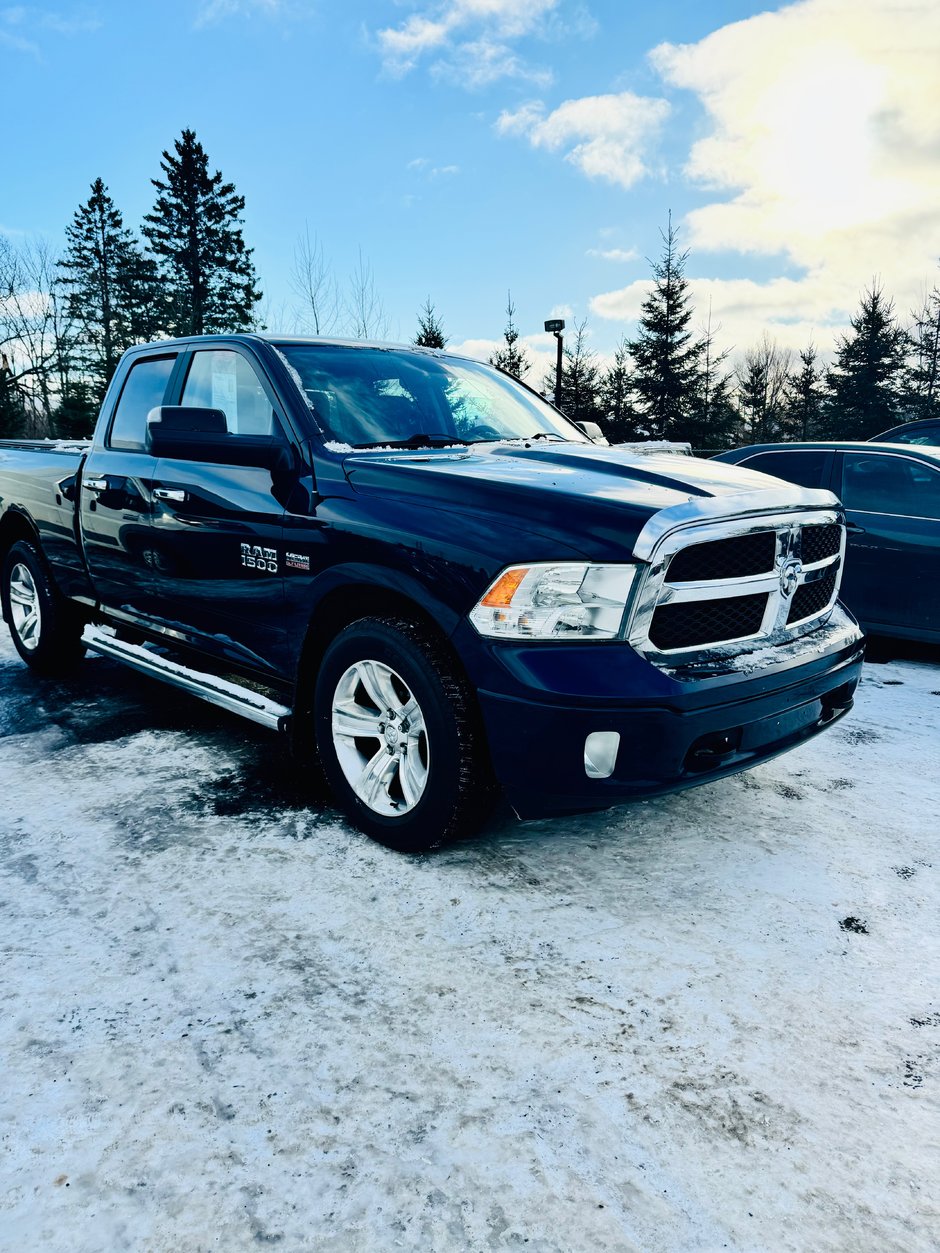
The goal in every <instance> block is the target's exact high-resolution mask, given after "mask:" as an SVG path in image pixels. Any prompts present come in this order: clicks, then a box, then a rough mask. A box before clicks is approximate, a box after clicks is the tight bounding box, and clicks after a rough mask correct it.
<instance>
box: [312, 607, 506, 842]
mask: <svg viewBox="0 0 940 1253" xmlns="http://www.w3.org/2000/svg"><path fill="white" fill-rule="evenodd" d="M314 722H315V728H316V740H317V750H318V752H319V755H320V760H321V762H322V764H323V769H324V771H325V772H326V775H327V778H328V780H329V782H330V785H331V787H332V789H333V793H334V795H335V797H336V799H337V801H338V802H339V804H340V805H341V806H342V808H343V809H344V810H345V811H346V812H347V814H349V816H350V818H351V819H352V820H353V822H355V824H356V825H357V826H358V827H360V828H361V829H362V830H363V831H365V832H366V834H368V835H370V836H372V838H373V839H376V840H378V841H379V842H380V843H382V844H386V845H388V846H389V847H390V848H395V849H398V850H399V851H401V852H423V851H427V850H428V849H431V848H435V847H436V846H437V845H439V844H440V843H442V841H444V840H445V839H448V838H450V837H453V836H455V835H460V834H466V833H469V832H471V831H473V830H474V829H475V828H476V827H478V826H479V825H480V824H481V823H482V821H483V820H484V818H485V817H486V815H487V813H488V812H489V809H490V807H491V806H492V802H493V799H494V796H495V788H494V786H493V784H492V780H491V773H490V770H489V764H488V761H487V757H486V751H485V747H484V743H483V735H482V729H481V728H480V727H479V725H478V722H477V719H476V717H475V702H474V701H473V699H472V693H471V692H470V690H469V688H468V685H467V682H466V679H465V678H464V677H463V675H462V674H461V673H460V671H459V669H458V667H457V665H456V663H455V662H454V660H453V659H452V657H451V656H450V654H449V653H448V651H447V649H446V647H445V646H444V644H443V643H442V641H441V640H440V639H439V638H438V637H437V636H435V635H434V634H433V633H432V632H431V631H430V630H428V629H426V628H425V627H423V626H419V625H418V624H416V623H414V622H409V621H408V620H407V619H404V618H363V619H361V620H360V621H358V622H354V623H352V624H351V625H350V626H348V627H346V629H345V630H344V631H342V633H341V634H340V635H339V636H338V637H337V638H336V639H335V640H334V641H333V643H332V644H331V645H330V647H329V648H328V649H327V651H326V654H325V656H324V658H323V663H322V665H321V667H320V674H319V677H318V679H317V690H316V700H315V715H314Z"/></svg>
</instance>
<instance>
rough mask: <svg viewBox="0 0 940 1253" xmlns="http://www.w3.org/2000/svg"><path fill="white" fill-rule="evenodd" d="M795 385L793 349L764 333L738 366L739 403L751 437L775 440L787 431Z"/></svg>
mask: <svg viewBox="0 0 940 1253" xmlns="http://www.w3.org/2000/svg"><path fill="white" fill-rule="evenodd" d="M790 385H791V375H790V351H789V349H781V348H780V347H778V345H777V344H776V343H775V342H774V340H773V339H771V338H770V336H769V335H767V334H766V332H765V333H764V335H763V336H762V338H761V341H760V343H759V344H758V345H757V347H756V348H751V349H749V350H748V351H747V352H746V353H745V354H744V360H743V362H742V364H741V366H740V367H739V369H738V405H739V407H740V411H741V418H742V420H743V422H744V426H745V430H746V435H747V441H748V443H751V444H766V443H773V442H775V441H776V440H779V439H781V438H782V437H783V435H784V424H785V420H786V414H787V400H788V393H789V390H790Z"/></svg>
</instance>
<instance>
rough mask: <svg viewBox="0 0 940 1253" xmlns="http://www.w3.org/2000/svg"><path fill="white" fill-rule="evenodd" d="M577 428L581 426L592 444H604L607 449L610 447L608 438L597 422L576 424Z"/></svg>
mask: <svg viewBox="0 0 940 1253" xmlns="http://www.w3.org/2000/svg"><path fill="white" fill-rule="evenodd" d="M575 426H579V427H580V428H581V430H582V431H583V432H584V434H585V435H586V436H587V437H588V439H589V440H590V441H591V443H592V444H603V445H604V446H605V447H607V446H609V445H608V439H607V436H606V435H605V434H604V432H603V431H602V430H601V428H600V427H599V426H598V425H597V423H596V422H575Z"/></svg>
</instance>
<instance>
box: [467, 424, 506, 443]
mask: <svg viewBox="0 0 940 1253" xmlns="http://www.w3.org/2000/svg"><path fill="white" fill-rule="evenodd" d="M467 438H468V439H471V440H487V439H504V438H505V436H504V435H503V433H502V431H498V430H497V429H496V427H495V426H489V425H488V424H487V423H486V422H480V423H478V424H477V425H476V426H471V428H470V430H469V431H467Z"/></svg>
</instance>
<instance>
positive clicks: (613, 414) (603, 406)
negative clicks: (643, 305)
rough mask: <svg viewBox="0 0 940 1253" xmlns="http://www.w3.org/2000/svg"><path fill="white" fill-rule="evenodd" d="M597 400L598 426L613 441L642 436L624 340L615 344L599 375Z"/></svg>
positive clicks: (627, 351) (628, 356) (620, 441)
mask: <svg viewBox="0 0 940 1253" xmlns="http://www.w3.org/2000/svg"><path fill="white" fill-rule="evenodd" d="M598 401H599V404H600V410H601V414H602V422H601V425H602V426H603V428H604V434H605V435H606V436H607V438H608V439H609V440H610V442H611V443H612V444H624V443H629V442H630V441H632V440H636V439H639V438H641V435H640V432H639V431H638V430H637V425H636V413H635V412H634V409H633V398H632V394H631V387H630V354H629V349H628V347H627V342H626V340H624V339H622V340H621V341H620V343H619V344H618V345H617V348H616V350H615V352H614V359H613V361H612V362H611V363H610V366H609V368H608V369H607V370H605V371H604V374H603V375H602V377H601V381H600V387H599V389H598Z"/></svg>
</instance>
